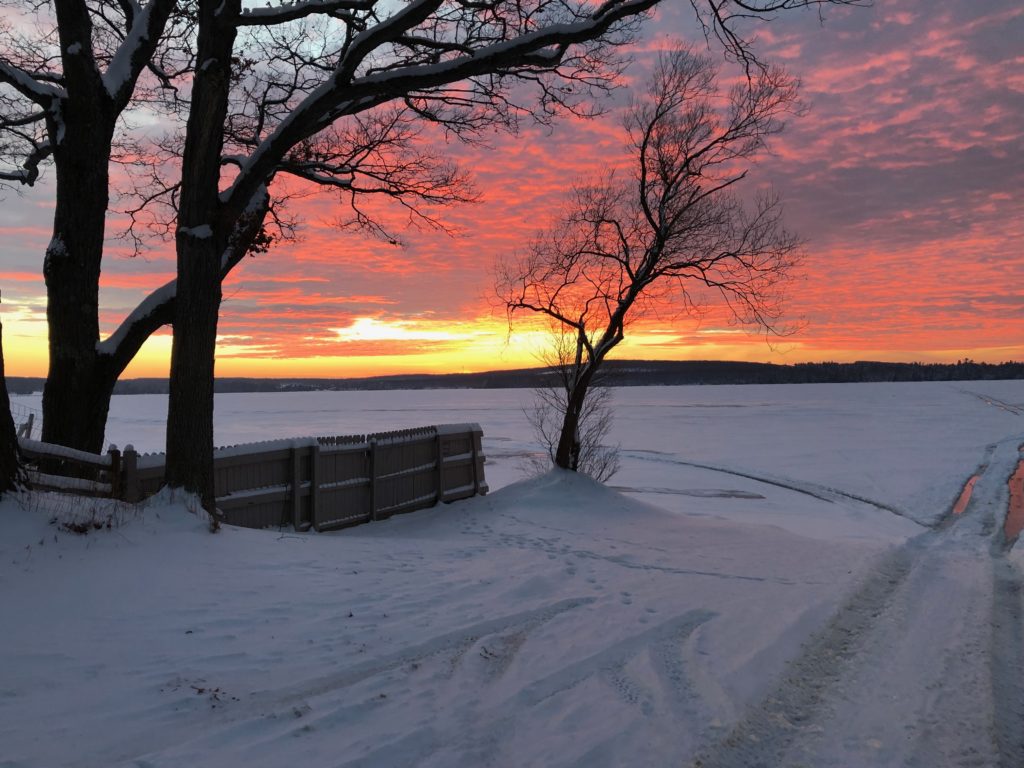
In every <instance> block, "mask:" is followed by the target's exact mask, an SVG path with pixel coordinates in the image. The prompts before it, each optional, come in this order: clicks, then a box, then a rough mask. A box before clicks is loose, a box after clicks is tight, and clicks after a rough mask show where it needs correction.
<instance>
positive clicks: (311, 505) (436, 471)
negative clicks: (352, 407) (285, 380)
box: [19, 424, 487, 531]
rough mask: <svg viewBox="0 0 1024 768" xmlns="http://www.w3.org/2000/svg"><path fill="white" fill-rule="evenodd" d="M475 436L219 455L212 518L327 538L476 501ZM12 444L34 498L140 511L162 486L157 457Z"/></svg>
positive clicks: (383, 437)
mask: <svg viewBox="0 0 1024 768" xmlns="http://www.w3.org/2000/svg"><path fill="white" fill-rule="evenodd" d="M482 436H483V433H482V431H481V429H480V426H479V425H477V424H444V425H441V426H436V427H424V428H422V429H408V430H401V431H398V432H382V433H378V434H373V435H346V436H342V437H311V438H300V439H294V440H275V441H270V442H265V443H250V444H247V445H237V446H231V447H229V448H218V449H217V450H216V451H215V452H214V460H213V463H214V491H215V493H216V496H217V508H218V509H219V510H220V511H221V512H222V513H223V514H224V519H225V521H226V522H228V523H230V524H232V525H240V526H244V527H247V528H265V527H268V526H283V525H291V526H293V527H294V528H295V529H296V530H299V531H304V530H308V529H309V528H313V529H315V530H317V531H328V530H333V529H336V528H343V527H346V526H349V525H357V524H359V523H365V522H369V521H371V520H381V519H384V518H387V517H390V516H391V515H395V514H401V513H404V512H412V511H413V510H416V509H423V508H425V507H431V506H434V505H435V504H437V503H439V502H442V501H455V500H456V499H464V498H468V497H470V496H474V495H476V494H484V493H487V483H486V481H485V479H484V454H483V450H482V447H481V438H482ZM19 442H20V445H21V449H22V453H23V455H24V456H25V457H26V458H27V459H28V460H29V461H30V463H34V464H35V465H36V466H35V468H34V469H33V468H31V464H30V473H29V477H30V479H31V481H32V482H33V484H34V485H35V486H36V487H39V488H47V489H51V490H58V491H65V492H72V493H86V494H89V495H93V496H107V497H111V498H118V499H124V500H125V501H138V500H140V499H143V498H145V497H147V496H150V495H152V494H153V493H155V492H156V491H157V490H158V489H159V488H160V486H161V484H162V483H163V475H164V455H163V454H144V455H139V454H137V453H136V452H135V451H134V450H133V449H132V447H131V446H127V447H126V448H125V450H124V453H121V452H120V451H118V450H117V449H116V448H115V447H113V446H112V447H111V450H110V451H109V452H108V453H107V455H106V456H97V455H94V454H90V453H85V452H82V451H74V450H71V449H69V448H63V447H61V446H51V445H48V444H46V443H39V442H37V441H34V440H27V439H21V440H19ZM44 470H45V471H44Z"/></svg>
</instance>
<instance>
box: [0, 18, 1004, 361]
mask: <svg viewBox="0 0 1024 768" xmlns="http://www.w3.org/2000/svg"><path fill="white" fill-rule="evenodd" d="M688 5H689V4H688V3H683V2H678V0H665V1H664V2H663V3H662V8H661V10H660V11H659V13H658V15H657V18H655V19H653V20H651V21H650V22H648V23H647V25H646V27H645V30H644V33H643V37H642V40H641V41H640V42H639V48H638V51H639V55H640V57H641V60H643V57H645V56H648V57H649V52H650V51H651V50H654V49H657V48H659V47H664V46H665V45H666V44H667V43H668V41H669V40H671V39H673V38H679V37H683V38H687V39H690V40H693V41H695V42H699V43H700V45H703V38H701V37H700V35H699V33H696V34H695V32H694V27H693V22H692V19H691V18H690V15H689V14H690V12H689V11H688V9H687V7H686V6H688ZM824 15H825V17H826V20H825V23H824V25H821V24H820V23H819V19H818V16H817V14H816V13H815V12H806V13H805V12H796V13H790V14H787V15H782V16H780V17H778V18H777V19H776V20H774V21H773V22H772V23H771V24H769V25H761V26H760V27H759V31H758V36H757V43H756V50H757V52H758V54H759V55H760V56H761V57H762V58H764V59H766V60H768V61H773V62H779V63H782V64H784V65H785V66H786V67H787V68H788V69H789V70H790V71H791V73H792V74H794V75H796V76H797V77H799V78H800V79H801V80H802V82H803V88H802V91H801V93H802V98H803V100H804V102H805V103H806V104H807V107H808V111H807V113H806V114H805V115H804V116H802V117H800V118H796V119H793V120H792V121H791V122H790V124H789V127H788V128H787V130H786V132H785V133H784V134H783V135H782V136H781V137H779V138H778V139H776V140H775V142H774V144H773V149H774V150H775V152H774V155H773V156H771V157H767V158H765V159H764V160H763V161H762V162H761V163H760V164H759V165H758V166H757V167H756V168H755V170H754V172H753V173H754V176H755V177H756V181H757V183H758V184H770V185H772V186H774V187H775V188H776V189H777V190H778V191H779V192H780V193H781V195H782V197H783V199H784V200H785V205H786V221H787V224H788V226H789V227H790V228H791V229H793V230H794V231H796V232H797V233H798V234H800V235H801V236H802V237H803V238H805V239H806V241H807V247H806V258H805V261H804V263H803V267H802V269H801V274H800V275H799V277H798V280H797V281H796V283H795V284H794V285H793V287H792V289H791V295H790V299H789V301H788V303H787V307H788V309H787V319H788V321H789V323H790V325H791V327H792V328H793V329H794V332H793V333H792V335H789V336H787V337H785V338H782V339H775V340H772V341H771V343H770V344H769V343H766V340H765V338H764V336H763V335H758V334H757V333H753V334H752V333H750V332H748V331H745V330H744V329H741V328H737V327H734V326H732V325H730V324H729V323H728V322H726V318H725V317H724V316H723V315H722V314H721V313H719V312H716V311H714V309H713V308H709V311H708V312H707V313H706V314H705V315H704V316H702V317H700V318H695V317H691V316H687V315H685V314H682V313H681V312H680V311H679V310H678V309H677V308H675V307H672V306H666V307H665V308H664V311H662V312H659V313H657V315H656V316H653V317H650V318H647V319H645V320H644V321H642V322H639V323H637V324H636V325H635V326H634V327H633V328H632V329H631V330H630V331H629V332H627V341H626V342H625V343H624V344H623V345H622V346H621V347H620V348H619V349H618V350H617V352H616V355H617V356H618V357H620V358H646V359H732V360H762V361H771V362H780V363H795V362H803V361H810V360H862V359H878V360H906V361H912V360H921V361H954V360H956V359H959V358H962V357H972V358H974V359H976V360H986V361H1002V360H1011V359H1016V360H1021V359H1024V245H1022V243H1024V195H1022V190H1024V46H1022V44H1021V41H1022V40H1024V7H1022V5H1021V3H1020V2H1019V0H985V1H984V2H979V0H899V1H898V2H897V0H876V2H875V4H874V7H870V8H828V7H826V8H825V10H824ZM714 51H715V54H716V55H719V54H720V52H719V51H718V50H717V49H714ZM627 99H628V88H624V89H623V90H622V91H621V92H620V93H618V94H617V95H616V96H615V98H614V100H613V102H612V103H611V107H612V111H611V114H609V115H607V116H606V117H605V118H602V119H600V120H596V121H590V122H583V121H578V120H576V121H570V120H566V121H563V122H561V123H560V124H559V125H558V126H556V127H555V129H554V130H551V131H549V130H548V129H544V128H537V127H532V126H529V125H524V127H523V130H522V131H521V132H520V134H519V135H518V136H515V137H508V136H504V135H498V134H496V135H495V136H494V137H493V138H492V140H491V142H490V144H491V145H490V146H489V147H466V146H463V145H459V144H457V143H452V144H448V145H447V146H443V145H442V148H443V149H444V150H445V151H446V152H449V153H450V154H451V156H452V157H453V158H454V159H456V160H457V161H458V162H459V163H460V164H461V165H462V166H463V167H464V168H466V169H468V170H470V171H471V172H472V174H473V180H474V183H475V184H476V186H477V188H478V190H479V191H480V193H481V195H482V200H481V202H479V203H477V204H472V205H463V206H459V207H455V208H449V209H446V210H444V211H443V212H442V213H441V215H442V218H443V219H444V221H445V222H446V223H447V224H448V225H450V226H451V227H453V228H454V229H455V230H457V235H456V236H455V237H449V236H448V235H445V234H442V233H438V232H433V231H425V230H417V229H410V230H408V231H407V232H405V233H404V238H405V245H404V247H400V248H399V247H395V246H392V245H389V244H386V243H382V242H380V241H376V240H371V239H368V238H367V237H365V236H362V235H359V234H355V233H345V232H339V231H338V230H337V228H336V227H334V226H333V221H334V220H335V219H336V217H337V215H338V209H337V205H338V203H337V200H336V199H335V198H333V197H332V196H331V195H330V194H323V195H320V196H315V197H308V198H305V199H303V200H301V201H297V202H295V203H294V206H293V212H295V213H297V214H299V215H300V216H301V218H302V220H303V225H302V228H301V231H300V240H299V242H297V243H294V244H288V245H284V246H280V247H276V248H274V249H273V250H272V251H271V252H270V253H268V254H262V255H259V256H257V257H255V258H252V259H247V260H246V261H245V263H244V264H242V265H241V266H240V267H239V268H237V269H236V270H235V272H234V273H233V274H232V276H231V278H230V279H229V281H228V283H227V284H226V286H225V289H224V298H225V301H224V305H223V308H222V311H221V321H220V333H221V338H220V343H219V355H218V364H217V372H218V374H219V375H222V376H324V377H333V376H367V375H381V374H389V373H406V372H461V371H479V370H489V369H498V368H513V367H525V366H532V365H536V364H537V354H538V353H539V352H540V351H541V350H542V348H543V346H544V340H545V335H544V333H543V332H542V331H540V330H536V329H533V330H531V328H530V326H529V324H528V323H527V322H525V321H524V322H522V323H517V324H516V325H515V326H514V327H513V329H512V331H513V332H512V333H511V335H510V334H509V328H508V325H507V322H506V319H505V315H504V312H503V310H502V309H500V308H498V307H496V306H495V301H494V298H493V288H492V287H491V286H492V284H493V268H494V262H495V258H496V257H498V256H500V255H502V254H509V253H514V252H516V251H517V249H521V248H522V247H523V245H524V244H525V242H526V241H527V240H528V238H529V236H530V234H531V233H532V232H534V231H535V229H536V228H537V227H538V226H540V225H543V224H545V223H546V222H547V221H549V216H550V215H551V214H552V213H553V212H554V211H556V210H557V208H558V205H559V202H560V201H561V200H562V199H563V195H564V193H565V192H566V191H567V189H568V187H569V186H570V184H571V183H572V182H573V181H574V180H576V179H578V178H583V177H586V176H587V175H588V174H594V173H596V172H599V171H600V170H602V169H603V168H604V167H606V166H607V165H608V164H609V163H616V162H619V161H620V160H621V159H622V156H623V155H622V153H623V148H622V144H621V132H620V128H619V122H618V115H617V114H616V111H615V110H616V104H618V105H621V104H622V103H623V102H624V101H626V100H627ZM48 181H52V172H51V173H50V174H49V178H48ZM52 195H53V189H52V186H50V184H48V183H42V184H38V185H37V186H36V187H35V188H33V189H31V190H27V191H26V192H25V193H24V194H23V195H21V196H19V195H17V194H15V193H12V192H0V196H2V197H3V198H4V199H3V201H2V202H0V234H2V237H3V246H2V248H3V250H2V251H0V254H2V257H0V258H2V260H0V289H2V291H3V306H2V319H3V324H4V346H5V349H4V351H5V356H6V363H7V373H8V375H23V376H40V375H45V373H46V326H45V295H44V292H43V281H42V256H43V252H44V249H45V247H46V243H47V242H48V240H49V237H50V217H51V212H52V202H51V201H52ZM114 205H115V207H116V206H117V203H116V202H115V203H114ZM121 223H122V222H121V218H120V217H118V216H116V215H115V216H112V217H111V220H110V221H109V222H108V230H109V232H110V234H111V235H114V234H116V231H117V229H118V228H119V226H120V225H121ZM126 253H127V248H126V246H125V244H124V243H123V242H122V241H118V240H112V241H111V245H110V255H109V256H107V258H106V260H105V262H104V276H103V293H102V306H103V315H102V319H103V328H104V332H110V331H111V330H113V328H114V327H115V326H116V325H117V323H118V322H119V321H120V320H121V319H122V318H123V317H124V316H125V315H126V314H127V312H129V311H130V310H131V309H132V308H133V307H134V305H135V304H136V303H137V302H138V300H139V299H140V298H141V297H143V296H144V295H145V294H146V293H147V292H148V291H149V290H151V289H152V288H154V287H156V286H158V285H160V284H162V283H163V282H165V281H167V280H169V279H171V278H172V277H173V266H174V256H173V252H172V251H171V249H170V248H169V247H168V246H167V245H157V246H156V247H155V248H154V249H153V250H151V251H150V252H149V253H148V254H146V255H145V257H144V258H128V257H127V256H126ZM169 351H170V336H169V334H166V333H165V334H162V335H158V336H157V337H154V338H153V339H151V341H150V342H149V344H148V345H147V346H146V348H145V349H144V350H143V352H142V354H141V355H140V357H139V358H138V359H137V360H136V361H135V363H133V364H132V366H131V367H130V368H129V369H128V371H127V373H126V376H129V377H131V376H162V375H165V374H166V371H167V364H168V357H169Z"/></svg>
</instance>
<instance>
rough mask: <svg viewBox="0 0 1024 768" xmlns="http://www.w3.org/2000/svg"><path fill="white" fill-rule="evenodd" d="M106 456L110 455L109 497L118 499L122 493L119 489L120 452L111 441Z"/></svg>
mask: <svg viewBox="0 0 1024 768" xmlns="http://www.w3.org/2000/svg"><path fill="white" fill-rule="evenodd" d="M107 456H109V457H110V498H112V499H120V498H122V496H123V495H124V494H123V493H122V489H121V485H122V483H121V452H120V451H119V450H118V449H117V446H116V445H114V444H113V443H111V444H110V447H109V448H107Z"/></svg>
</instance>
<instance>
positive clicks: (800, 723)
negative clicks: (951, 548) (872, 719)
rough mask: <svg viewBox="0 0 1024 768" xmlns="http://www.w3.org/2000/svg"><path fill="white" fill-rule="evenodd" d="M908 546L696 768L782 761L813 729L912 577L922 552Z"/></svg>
mask: <svg viewBox="0 0 1024 768" xmlns="http://www.w3.org/2000/svg"><path fill="white" fill-rule="evenodd" d="M913 549H914V547H911V546H908V545H904V546H902V547H899V548H898V549H896V550H895V551H894V552H892V553H890V554H889V555H886V556H884V557H883V558H882V560H881V561H879V562H878V563H877V565H876V567H875V569H874V572H873V573H872V575H871V576H870V577H869V578H868V580H867V581H866V582H864V583H863V584H862V585H861V586H860V588H859V589H858V590H857V591H856V592H854V593H853V595H851V596H850V597H849V598H847V600H846V601H845V602H844V604H843V605H842V606H841V607H840V608H839V610H838V611H837V612H836V613H835V614H833V616H832V618H831V619H830V620H829V623H828V624H827V625H826V626H825V627H824V628H823V629H822V630H820V631H819V632H817V633H816V634H815V635H813V636H812V637H811V639H810V640H809V641H808V642H807V644H806V645H805V646H804V649H803V651H802V653H801V654H800V656H798V657H797V658H795V659H794V660H793V661H791V662H790V663H789V664H788V665H787V667H786V671H785V673H784V678H783V679H782V681H781V683H780V684H779V685H778V686H776V688H775V689H774V690H773V691H772V692H771V693H770V694H768V695H767V696H766V697H765V698H764V699H763V700H762V701H761V702H760V703H759V704H758V705H757V706H755V707H754V708H752V709H751V710H749V711H748V712H747V714H746V715H745V716H744V717H743V718H742V719H741V720H740V721H739V722H738V723H737V724H736V725H734V726H733V727H732V728H731V729H730V731H729V733H728V734H727V735H726V736H725V737H724V738H723V739H722V740H721V741H719V742H718V743H716V744H713V745H711V746H709V747H706V748H705V749H703V750H701V751H699V752H698V754H697V756H696V758H695V759H694V760H693V762H692V763H691V765H692V766H693V768H751V767H752V766H770V765H779V764H780V762H781V761H782V759H783V757H784V755H785V753H786V752H787V751H788V750H789V749H790V747H791V746H792V745H793V743H794V742H795V741H796V740H797V739H798V738H800V737H801V736H802V735H804V734H806V733H811V732H813V729H814V721H815V719H816V717H817V716H818V715H819V714H820V713H821V711H822V708H823V707H825V706H827V697H828V695H829V694H830V692H831V690H832V689H833V688H834V687H835V686H836V684H837V683H838V682H839V681H840V680H841V678H842V677H843V674H844V672H845V669H846V667H847V665H848V664H849V663H850V662H851V660H852V659H853V658H854V657H855V656H856V655H857V653H858V651H859V650H860V648H861V646H862V644H863V642H864V639H865V635H866V634H867V633H868V631H869V630H870V629H871V627H872V625H873V624H874V620H875V618H876V617H877V616H878V615H879V614H880V613H881V612H882V611H883V610H884V609H885V608H886V607H887V606H888V604H889V603H890V601H891V600H892V597H893V595H894V593H895V592H896V590H897V589H898V588H899V586H900V585H901V584H903V582H904V581H905V580H906V578H907V576H908V574H909V573H910V571H911V568H912V566H913V563H914V560H915V557H916V554H915V553H914V552H913V551H912V550H913Z"/></svg>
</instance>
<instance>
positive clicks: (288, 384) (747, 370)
mask: <svg viewBox="0 0 1024 768" xmlns="http://www.w3.org/2000/svg"><path fill="white" fill-rule="evenodd" d="M550 375H551V374H550V372H549V371H548V370H547V369H545V368H526V369H518V370H510V371H489V372H486V373H452V374H439V375H435V374H419V375H401V376H372V377H367V378H356V379H258V378H218V379H217V381H216V384H215V386H214V389H215V390H216V391H217V392H222V393H227V392H310V391H318V390H320V391H322V390H333V391H346V390H386V389H513V388H533V387H537V386H539V385H542V384H543V383H544V382H545V380H546V379H547V378H548V377H549V376H550ZM996 379H1024V362H1006V363H979V362H975V361H974V360H959V361H957V362H955V363H885V362H878V361H872V360H863V361H858V362H854V363H837V362H821V363H796V364H794V365H776V364H774V363H745V362H728V361H716V360H686V361H657V360H609V361H608V362H607V375H606V376H605V378H604V380H603V382H602V383H603V384H604V385H605V386H613V387H636V386H678V385H693V384H706V385H713V384H842V383H851V382H880V381H992V380H996ZM44 381H45V379H42V378H32V377H19V376H12V377H9V378H8V379H7V388H8V390H9V391H10V393H11V394H16V395H25V394H31V393H33V392H40V391H41V390H42V388H43V383H44ZM167 392H168V380H167V379H155V378H153V379H125V380H122V381H119V382H118V383H117V385H116V386H115V387H114V393H115V394H118V395H154V394H157V395H159V394H167Z"/></svg>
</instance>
